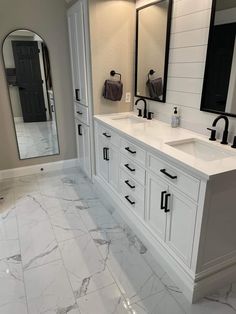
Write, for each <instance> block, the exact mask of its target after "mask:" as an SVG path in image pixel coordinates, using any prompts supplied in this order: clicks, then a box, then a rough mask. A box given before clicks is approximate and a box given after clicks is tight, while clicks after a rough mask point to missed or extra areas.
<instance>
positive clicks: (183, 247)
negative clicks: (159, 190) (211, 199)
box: [166, 188, 197, 267]
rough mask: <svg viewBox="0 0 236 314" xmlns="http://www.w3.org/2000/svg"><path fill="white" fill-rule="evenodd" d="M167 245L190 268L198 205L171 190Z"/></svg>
mask: <svg viewBox="0 0 236 314" xmlns="http://www.w3.org/2000/svg"><path fill="white" fill-rule="evenodd" d="M169 193H170V198H169V200H168V203H169V204H168V208H169V209H170V212H169V213H167V231H166V243H167V245H168V246H169V247H170V248H171V249H172V250H173V251H174V253H175V254H176V255H177V256H178V257H180V258H181V259H182V260H183V261H184V262H185V264H186V265H188V266H189V267H190V265H191V257H192V248H193V238H194V231H195V221H196V212H197V205H195V204H194V203H192V202H191V201H190V200H189V199H187V198H186V197H185V196H183V195H182V194H180V193H179V192H178V191H176V190H175V189H171V188H169Z"/></svg>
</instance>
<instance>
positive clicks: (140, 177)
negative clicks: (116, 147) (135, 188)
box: [120, 155, 145, 185]
mask: <svg viewBox="0 0 236 314" xmlns="http://www.w3.org/2000/svg"><path fill="white" fill-rule="evenodd" d="M120 160H121V162H120V167H121V169H122V170H124V171H125V172H126V173H128V174H129V176H130V177H131V178H133V179H134V180H136V181H138V182H139V183H140V184H142V185H144V184H145V170H144V169H143V168H142V167H140V166H138V165H137V164H136V163H135V162H134V161H133V160H131V159H129V158H127V157H126V156H123V155H121V159H120Z"/></svg>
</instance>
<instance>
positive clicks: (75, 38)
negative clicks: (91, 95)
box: [68, 1, 88, 106]
mask: <svg viewBox="0 0 236 314" xmlns="http://www.w3.org/2000/svg"><path fill="white" fill-rule="evenodd" d="M68 26H69V40H70V50H71V66H72V76H73V87H74V100H75V101H77V102H79V103H81V104H83V105H84V106H88V103H87V84H86V82H87V78H86V52H85V35H84V34H85V31H84V16H83V3H82V1H77V2H76V3H75V4H74V5H73V6H72V7H71V8H70V9H69V10H68Z"/></svg>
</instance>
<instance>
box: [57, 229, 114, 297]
mask: <svg viewBox="0 0 236 314" xmlns="http://www.w3.org/2000/svg"><path fill="white" fill-rule="evenodd" d="M60 249H61V253H62V257H63V261H64V264H65V267H66V270H67V272H68V275H69V279H70V282H71V285H72V288H73V291H74V295H75V297H76V298H80V297H82V296H84V295H86V294H89V293H91V292H93V291H96V290H98V289H100V288H103V287H105V286H107V285H110V284H111V283H114V280H113V278H112V276H111V274H110V272H109V270H108V269H107V267H106V261H105V260H103V259H102V257H101V255H100V254H99V251H98V249H97V247H96V245H95V243H94V241H93V239H92V238H91V237H90V235H89V234H86V235H83V236H81V237H79V238H76V239H72V240H69V241H65V242H62V243H60Z"/></svg>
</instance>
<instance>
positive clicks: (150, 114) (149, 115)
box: [147, 112, 154, 120]
mask: <svg viewBox="0 0 236 314" xmlns="http://www.w3.org/2000/svg"><path fill="white" fill-rule="evenodd" d="M153 115H154V112H148V116H147V119H148V120H152V117H153Z"/></svg>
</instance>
